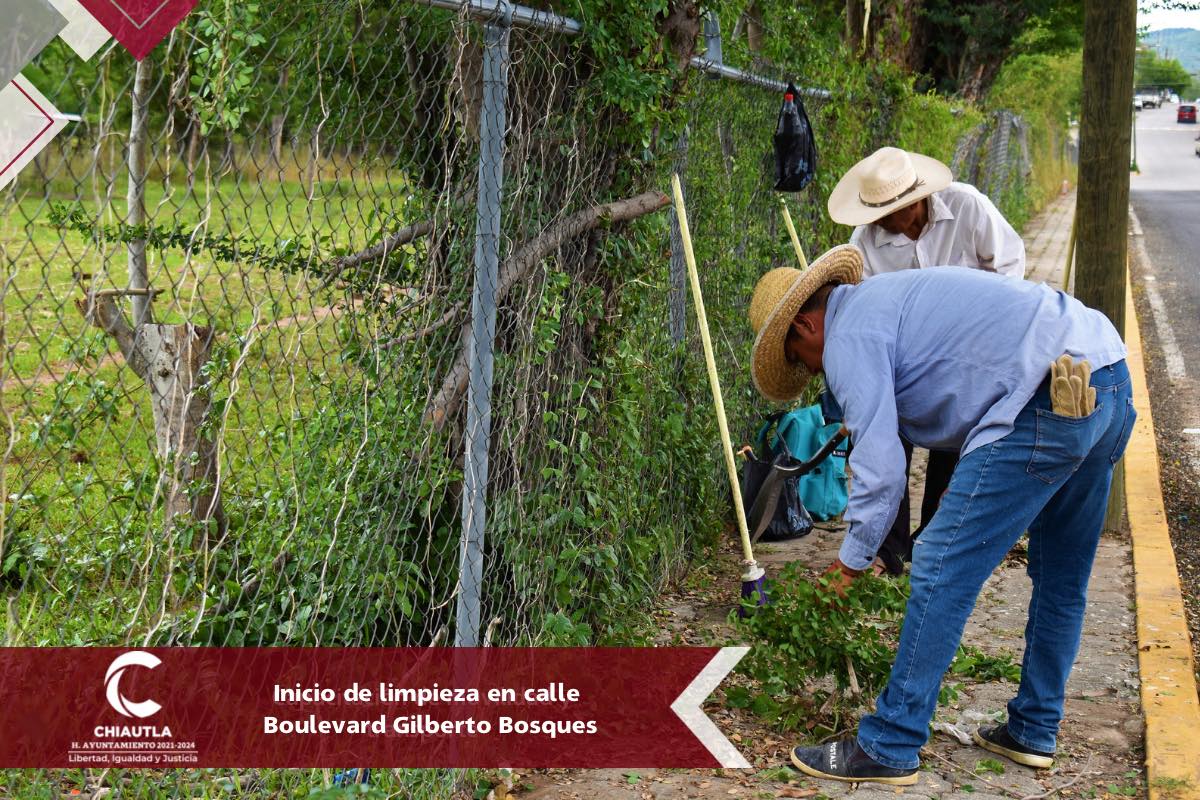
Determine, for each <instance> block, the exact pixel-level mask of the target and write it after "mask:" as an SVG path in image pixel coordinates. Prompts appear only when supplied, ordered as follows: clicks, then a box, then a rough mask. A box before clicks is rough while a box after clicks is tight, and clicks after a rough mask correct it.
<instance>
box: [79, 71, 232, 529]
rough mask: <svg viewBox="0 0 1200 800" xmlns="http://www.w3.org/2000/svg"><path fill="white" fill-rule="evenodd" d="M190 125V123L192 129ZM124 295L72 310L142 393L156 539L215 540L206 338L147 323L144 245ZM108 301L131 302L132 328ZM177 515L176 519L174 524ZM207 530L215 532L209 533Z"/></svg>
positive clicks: (142, 104)
mask: <svg viewBox="0 0 1200 800" xmlns="http://www.w3.org/2000/svg"><path fill="white" fill-rule="evenodd" d="M151 63H152V62H151V59H149V58H147V59H143V60H142V61H139V62H138V65H137V73H136V75H135V77H134V84H133V92H132V96H131V100H132V103H131V105H132V113H131V115H130V125H129V163H128V167H129V186H128V190H127V194H126V199H127V202H128V209H127V221H128V223H129V224H130V225H141V224H144V223H145V221H146V139H147V120H148V116H149V115H148V111H149V101H150V90H151V85H150V84H151V81H150V72H151ZM197 124H198V123H197ZM128 265H129V288H128V289H125V290H107V291H100V292H96V291H93V292H91V293H89V295H88V297H87V298H86V299H85V300H81V301H79V302H78V303H77V307H78V308H79V311H80V313H81V314H82V315H83V317H84V319H85V320H87V321H88V322H89V323H90V324H92V325H95V326H96V327H98V328H100V329H101V330H103V331H104V332H105V333H107V334H108V335H109V336H111V337H113V339H114V340H116V343H117V346H118V347H119V348H120V350H121V353H122V355H123V356H124V357H125V363H126V364H127V365H128V366H129V368H130V369H132V370H133V371H134V373H135V374H137V376H138V377H140V378H141V379H142V381H143V382H145V384H146V387H147V388H148V389H149V390H150V399H151V404H152V408H153V410H154V434H155V439H156V442H157V451H158V457H159V462H160V464H161V468H162V470H163V474H162V480H163V484H164V486H165V496H166V502H165V506H164V532H165V534H166V535H167V536H168V537H170V536H171V535H172V534H173V533H174V532H175V529H176V528H177V527H178V526H179V525H180V524H184V523H185V522H186V523H187V524H193V523H194V524H195V532H194V534H193V537H192V546H193V547H198V546H199V545H200V544H201V542H203V541H204V540H205V539H206V538H207V539H209V541H210V542H211V541H215V539H214V538H213V535H214V534H215V536H216V538H220V537H221V536H224V534H225V532H226V529H227V522H226V518H225V510H224V508H223V506H222V504H221V494H220V485H219V480H218V469H217V467H218V460H217V448H216V445H215V443H214V441H213V439H212V437H211V435H210V434H209V433H208V432H207V431H206V430H205V428H204V422H205V420H206V418H207V417H208V411H209V406H210V402H209V399H208V393H207V391H206V386H205V378H204V375H203V367H204V364H205V363H206V362H207V361H208V357H209V350H210V348H211V346H212V339H213V331H212V329H210V328H206V327H199V326H195V325H192V324H191V323H186V322H185V323H183V324H181V325H166V324H159V323H155V322H154V315H153V308H152V305H151V303H152V302H153V297H154V292H153V291H152V290H151V289H150V286H149V272H148V269H147V264H146V242H145V240H144V239H136V240H133V241H131V242H129V244H128ZM114 296H126V297H130V298H131V299H132V307H133V324H132V325H131V324H130V323H129V322H128V321H127V320H126V319H125V315H124V314H123V313H122V312H121V310H120V309H119V308H118V307H117V303H116V301H115V300H114ZM181 515H182V518H181ZM214 526H215V530H214V529H213V528H214Z"/></svg>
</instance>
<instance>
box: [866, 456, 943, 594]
mask: <svg viewBox="0 0 1200 800" xmlns="http://www.w3.org/2000/svg"><path fill="white" fill-rule="evenodd" d="M900 443H901V444H902V445H904V478H905V481H906V482H907V480H908V473H909V469H910V468H911V467H912V453H913V446H912V445H911V444H909V443H908V442H906V441H904V440H903V439H901V440H900ZM957 465H958V453H957V452H954V451H945V450H930V451H929V464H928V466H926V468H925V497H924V498H923V499H922V500H921V524H920V525H918V526H917V529H916V531H914V532H913V533H912V534H911V535H910V534H909V525H910V522H909V516H910V513H911V512H910V511H909V499H908V487H907V484H906V486H905V489H904V494H903V495H901V496H900V508H899V510H898V511H897V512H896V521H895V522H893V523H892V528H891V530H889V531H888V535H887V538H885V539H884V540H883V544H882V545H880V546H879V552H878V553H877V554H876V555H878V556H879V558H880V560H882V561H883V564H884V566H885V567H887V571H888V572H889V573H891V574H892V575H899V574H900V573H902V572H904V562H905V561H912V549H913V541H915V540H916V538H917V537H918V536H920V535H921V531H923V530H925V526H926V525H928V524H929V520H931V519H933V514H934V512H936V511H937V508H938V503H939V502H940V501H941V499H942V494H943V493H944V492H945V491H946V488H947V487H948V486H949V485H950V476H951V475H953V474H954V467H955V466H957Z"/></svg>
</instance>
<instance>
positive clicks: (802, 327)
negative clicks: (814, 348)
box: [792, 314, 817, 336]
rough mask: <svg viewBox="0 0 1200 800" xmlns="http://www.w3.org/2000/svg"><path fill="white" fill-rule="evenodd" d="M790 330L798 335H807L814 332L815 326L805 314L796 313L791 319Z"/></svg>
mask: <svg viewBox="0 0 1200 800" xmlns="http://www.w3.org/2000/svg"><path fill="white" fill-rule="evenodd" d="M792 330H793V331H795V332H796V333H797V334H799V335H800V336H808V335H811V334H813V333H816V331H817V326H816V325H814V324H813V321H812V320H811V319H809V317H808V315H807V314H797V315H796V316H795V318H794V319H793V320H792Z"/></svg>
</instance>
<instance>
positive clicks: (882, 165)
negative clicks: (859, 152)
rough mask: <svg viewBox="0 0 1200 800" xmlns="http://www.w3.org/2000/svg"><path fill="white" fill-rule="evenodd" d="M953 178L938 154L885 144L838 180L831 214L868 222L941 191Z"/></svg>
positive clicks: (847, 220)
mask: <svg viewBox="0 0 1200 800" xmlns="http://www.w3.org/2000/svg"><path fill="white" fill-rule="evenodd" d="M953 179H954V178H953V176H952V175H951V174H950V168H949V167H947V166H946V165H945V164H943V163H942V162H940V161H938V160H937V159H936V158H930V157H929V156H923V155H921V154H920V153H909V152H906V151H904V150H901V149H899V148H897V147H881V148H879V149H878V150H876V151H875V152H874V153H872V154H871V155H869V156H867V157H866V158H864V159H863V160H862V161H860V162H858V163H857V164H855V165H854V166H853V167H851V168H850V171H849V172H847V173H846V174H845V175H843V176H842V179H841V180H840V181H838V185H837V186H835V187H834V188H833V193H832V194H830V195H829V216H830V217H832V218H833V221H834V222H840V223H841V224H843V225H868V224H870V223H872V222H875V221H876V220H879V219H883V218H884V217H886V216H887V215H888V214H890V213H892V212H893V211H895V210H896V209H898V208H904V207H905V206H907V205H911V204H913V203H915V202H917V201H918V200H920V199H921V198H923V197H928V196H929V195H931V194H933V193H934V192H940V191H941V190H942V189H945V188H946V187H947V186H949V185H950V182H951V181H952V180H953Z"/></svg>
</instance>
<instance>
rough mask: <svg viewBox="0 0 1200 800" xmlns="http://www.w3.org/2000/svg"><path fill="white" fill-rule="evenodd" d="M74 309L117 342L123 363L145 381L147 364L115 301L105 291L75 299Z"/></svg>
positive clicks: (132, 331) (130, 328) (131, 329)
mask: <svg viewBox="0 0 1200 800" xmlns="http://www.w3.org/2000/svg"><path fill="white" fill-rule="evenodd" d="M75 308H77V309H79V313H80V314H81V315H82V316H83V318H84V320H86V321H87V322H88V323H89V324H91V325H94V326H95V327H97V328H99V329H100V330H102V331H104V332H105V333H107V334H108V335H109V336H111V337H113V339H115V340H116V342H117V347H119V348H120V349H121V355H123V356H125V363H126V364H128V365H129V368H130V369H132V370H133V371H134V372H135V373H136V374H137V376H138V377H139V378H141V379H142V380H145V379H146V369H147V368H148V367H149V362H148V361H147V360H146V358H145V357H144V355H143V354H142V353H141V351H140V350H139V348H138V347H136V346H135V344H134V339H135V337H136V333H135V331H134V329H133V328H132V327H130V325H129V322H128V321H126V319H125V314H124V313H122V311H121V309H119V308H117V301H116V300H114V299H113V295H112V294H110V293H108V292H107V291H103V290H102V291H99V292H94V293H89V294H88V296H87V297H84V298H80V299H77V300H76V301H75Z"/></svg>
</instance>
